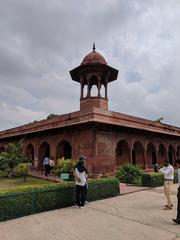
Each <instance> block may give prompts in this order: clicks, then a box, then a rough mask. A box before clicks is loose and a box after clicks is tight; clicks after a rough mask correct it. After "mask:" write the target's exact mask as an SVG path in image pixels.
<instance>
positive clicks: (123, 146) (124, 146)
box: [116, 140, 130, 167]
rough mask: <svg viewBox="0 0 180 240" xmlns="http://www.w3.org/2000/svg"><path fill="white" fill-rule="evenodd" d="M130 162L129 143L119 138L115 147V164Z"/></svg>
mask: <svg viewBox="0 0 180 240" xmlns="http://www.w3.org/2000/svg"><path fill="white" fill-rule="evenodd" d="M129 162H130V152H129V145H128V143H127V142H126V141H125V140H121V141H119V142H118V144H117V148H116V166H117V167H119V166H121V165H123V164H124V163H129Z"/></svg>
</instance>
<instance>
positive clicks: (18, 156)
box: [0, 143, 27, 177]
mask: <svg viewBox="0 0 180 240" xmlns="http://www.w3.org/2000/svg"><path fill="white" fill-rule="evenodd" d="M25 162H27V157H26V156H25V155H24V154H23V151H22V147H21V145H20V144H19V143H17V144H13V143H9V144H8V147H7V150H6V152H2V153H0V169H1V170H6V171H8V176H9V177H11V176H12V172H13V168H14V167H16V166H17V165H19V164H20V163H25Z"/></svg>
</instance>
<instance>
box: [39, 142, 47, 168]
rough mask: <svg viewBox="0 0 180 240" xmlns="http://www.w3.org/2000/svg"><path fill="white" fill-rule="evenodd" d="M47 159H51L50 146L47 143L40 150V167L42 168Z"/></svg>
mask: <svg viewBox="0 0 180 240" xmlns="http://www.w3.org/2000/svg"><path fill="white" fill-rule="evenodd" d="M45 157H50V146H49V144H48V143H47V142H43V143H42V144H41V146H40V148H39V166H41V167H42V165H43V160H44V158H45Z"/></svg>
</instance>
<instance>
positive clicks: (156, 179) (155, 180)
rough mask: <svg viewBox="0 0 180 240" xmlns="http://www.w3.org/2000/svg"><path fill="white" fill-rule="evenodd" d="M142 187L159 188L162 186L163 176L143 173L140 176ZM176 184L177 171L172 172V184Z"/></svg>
mask: <svg viewBox="0 0 180 240" xmlns="http://www.w3.org/2000/svg"><path fill="white" fill-rule="evenodd" d="M141 181H142V185H143V186H144V187H159V186H162V185H163V184H164V175H163V174H162V173H155V172H151V173H143V174H142V179H141ZM177 182H178V174H177V169H175V171H174V183H177Z"/></svg>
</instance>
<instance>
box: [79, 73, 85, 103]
mask: <svg viewBox="0 0 180 240" xmlns="http://www.w3.org/2000/svg"><path fill="white" fill-rule="evenodd" d="M80 84H81V97H80V99H83V98H84V91H83V90H84V82H83V77H82V76H81V79H80Z"/></svg>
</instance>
